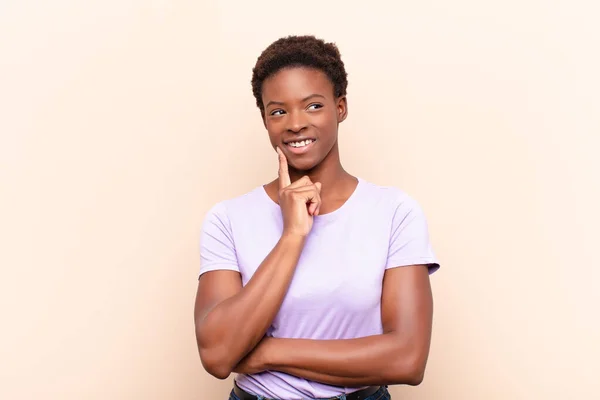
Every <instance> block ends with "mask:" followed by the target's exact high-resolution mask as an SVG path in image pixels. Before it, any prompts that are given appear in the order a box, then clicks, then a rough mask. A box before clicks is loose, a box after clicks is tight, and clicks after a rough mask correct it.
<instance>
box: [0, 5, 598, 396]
mask: <svg viewBox="0 0 600 400" xmlns="http://www.w3.org/2000/svg"><path fill="white" fill-rule="evenodd" d="M359 4H361V5H360V6H359ZM593 4H594V2H593V1H591V0H590V1H588V2H587V4H586V3H585V2H583V1H579V2H577V1H575V2H573V1H569V2H567V1H562V2H560V1H552V2H549V1H536V0H526V1H524V0H520V1H516V0H511V1H502V2H499V1H498V2H482V1H470V0H457V1H453V2H448V1H442V0H436V1H427V2H400V3H398V2H394V3H392V2H391V1H390V2H389V3H383V2H374V1H369V2H356V3H354V2H353V3H351V4H348V3H347V2H343V1H336V2H325V4H321V3H320V2H304V3H298V2H296V3H268V2H264V3H262V2H261V3H260V4H257V3H256V2H242V1H220V2H217V1H191V0H190V1H182V0H173V1H167V0H154V1H142V0H138V1H124V0H110V1H107V0H103V1H99V0H94V1H85V2H83V1H74V0H73V1H67V0H55V1H32V0H21V1H17V0H4V1H2V2H0V61H1V63H0V68H1V73H0V133H1V137H0V140H1V141H0V246H1V251H0V266H1V279H0V282H1V283H0V300H1V301H0V315H1V318H2V327H1V329H0V360H1V361H0V399H3V400H4V399H6V400H24V399H27V400H33V399H45V400H81V399H86V400H94V399H98V400H100V399H102V400H105V399H111V400H125V399H140V400H142V399H144V400H154V399H189V400H192V399H225V398H226V393H227V391H228V389H229V387H230V381H224V382H222V381H217V380H216V379H213V378H212V377H210V376H208V375H207V374H206V373H204V372H203V371H202V369H201V365H200V362H199V358H198V355H197V350H196V345H195V341H194V329H193V319H192V307H193V299H194V294H195V292H194V291H195V287H196V273H197V271H198V254H197V239H198V230H199V226H200V223H201V221H202V218H203V216H204V213H205V212H206V211H207V210H208V208H209V207H210V206H212V205H213V204H214V203H215V202H217V201H219V200H221V199H224V198H227V197H231V196H235V195H238V194H241V193H243V192H245V191H248V190H250V189H251V188H253V187H254V186H256V185H258V184H261V183H263V182H265V181H267V180H268V179H271V178H273V177H274V176H275V174H276V157H275V155H274V153H273V152H272V150H271V149H270V147H269V144H268V139H267V135H266V133H265V132H264V129H263V127H262V125H261V122H260V119H259V113H258V111H257V110H256V109H255V106H254V99H253V98H252V94H251V91H250V83H249V80H250V74H251V68H252V66H253V64H254V61H255V59H256V57H257V56H258V54H259V53H260V51H261V50H262V49H263V48H264V47H265V46H266V45H268V44H269V43H270V42H271V41H273V40H275V39H277V38H278V37H280V36H282V35H286V34H291V33H314V34H317V35H318V36H320V37H324V38H325V39H327V40H332V41H336V42H337V43H338V45H339V47H340V49H341V51H342V54H343V58H344V61H345V62H346V65H347V69H348V72H349V79H350V86H349V104H350V115H349V118H348V120H347V121H346V122H345V123H344V124H343V125H342V127H341V134H340V135H341V138H340V141H341V148H342V156H343V162H344V164H345V166H346V167H347V169H348V170H350V171H351V172H353V173H355V174H357V175H360V176H361V177H363V178H365V179H369V180H372V181H374V182H376V183H381V184H391V185H397V186H400V187H402V188H403V189H404V190H406V191H407V192H409V193H410V194H412V195H413V196H414V197H416V198H417V199H418V200H419V201H420V202H421V204H422V205H423V207H424V209H425V210H426V212H427V215H428V217H429V220H430V227H431V234H432V240H433V242H434V246H435V249H436V251H437V253H438V255H439V257H440V259H441V260H442V263H443V269H441V270H440V272H439V273H438V274H436V275H434V277H433V286H434V291H435V299H436V314H435V332H434V339H433V344H432V349H431V357H430V362H429V366H428V371H427V375H426V378H425V382H424V383H423V384H422V385H421V386H419V387H417V388H394V389H393V393H394V395H395V396H394V398H397V399H412V400H425V399H427V400H429V399H451V400H454V399H456V400H459V399H468V400H470V399H473V400H482V399H485V400H495V399H498V400H500V399H502V400H504V399H511V400H514V399H544V400H545V399H563V398H573V399H575V398H577V399H598V398H600V387H599V384H598V381H597V375H598V372H599V367H598V365H599V364H598V362H599V361H598V360H599V359H600V349H599V347H600V321H599V317H598V316H599V314H600V313H599V311H598V308H599V306H600V295H599V291H598V284H599V278H600V272H599V271H600V268H599V264H600V262H599V261H598V255H597V252H595V251H594V250H595V249H596V248H597V247H598V240H599V239H600V237H599V234H598V227H599V226H600V215H599V212H598V208H599V206H600V190H599V186H600V185H599V181H600V160H599V159H598V157H596V154H597V152H598V149H599V146H600V112H599V110H600V101H599V95H598V94H599V93H600V78H599V74H598V71H600V58H599V54H600V53H599V51H598V49H600V28H599V25H598V23H597V21H598V15H599V11H600V10H599V7H598V6H593ZM367 5H368V6H367Z"/></svg>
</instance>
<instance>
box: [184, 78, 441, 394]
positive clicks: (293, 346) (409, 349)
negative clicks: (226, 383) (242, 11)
mask: <svg viewBox="0 0 600 400" xmlns="http://www.w3.org/2000/svg"><path fill="white" fill-rule="evenodd" d="M262 96H263V104H265V109H264V112H263V113H262V114H263V115H264V116H263V122H264V124H265V127H266V129H267V131H268V133H269V138H270V141H271V144H272V146H273V147H274V148H275V149H276V151H277V153H278V166H279V170H278V178H277V179H276V180H274V181H272V182H270V183H268V184H266V185H265V190H266V191H267V193H268V194H269V196H270V197H271V198H272V199H273V201H276V202H277V203H279V205H280V206H281V209H282V214H283V220H284V230H283V234H282V237H281V239H280V241H279V242H278V243H277V245H276V246H275V248H274V249H273V250H272V251H271V253H270V254H269V255H268V256H267V258H266V259H265V260H264V261H263V262H262V264H261V265H260V266H259V268H258V269H257V271H256V273H255V274H254V276H253V277H252V278H251V279H250V281H249V282H248V284H247V285H246V286H245V287H242V283H241V277H240V275H239V273H237V272H232V271H212V272H208V273H205V274H203V275H202V276H201V277H200V279H199V284H198V292H197V296H196V305H195V313H194V314H195V322H196V337H197V342H198V349H199V352H200V358H201V360H202V363H203V365H204V368H205V369H206V370H207V371H208V372H209V373H210V374H212V375H213V376H215V377H217V378H220V379H224V378H226V377H228V376H229V374H230V373H231V372H239V373H246V374H250V373H256V372H260V371H264V370H276V371H281V372H286V373H289V374H292V375H296V376H300V377H304V378H307V379H310V380H314V381H318V382H323V383H328V384H333V385H340V386H366V385H383V384H388V385H391V384H408V385H418V384H419V383H420V382H421V381H422V380H423V376H424V372H425V366H426V363H427V357H428V353H429V346H430V338H431V324H432V315H433V300H432V295H431V287H430V283H429V275H428V271H427V267H426V266H423V265H415V266H405V267H401V268H392V269H389V270H387V271H386V272H385V275H384V280H383V292H382V322H383V328H384V333H383V334H382V335H375V336H370V337H365V338H358V339H349V340H308V339H277V338H265V337H264V334H265V332H266V330H267V329H268V327H269V326H270V324H271V323H272V321H273V319H274V317H275V315H276V314H277V311H278V310H279V307H280V305H281V302H282V301H283V298H284V296H285V293H286V291H287V288H288V287H289V284H290V282H291V279H292V277H293V274H294V271H295V268H296V265H297V263H298V259H299V257H300V254H301V252H302V248H303V246H304V243H305V238H306V235H308V233H309V232H310V230H311V229H312V218H313V215H319V214H326V213H329V212H332V211H334V210H336V209H338V208H339V207H340V206H341V205H342V204H343V203H344V202H345V201H346V200H347V199H348V198H349V197H350V195H351V194H352V192H353V191H354V189H355V188H356V185H357V182H358V181H357V179H356V178H355V177H353V176H352V175H350V174H349V173H347V172H346V171H345V170H344V168H343V167H342V165H341V162H340V156H339V149H338V126H339V123H340V122H342V121H344V120H345V118H346V116H347V113H348V107H347V100H346V98H345V96H340V97H335V96H334V90H333V85H332V84H331V82H330V81H329V79H328V78H327V76H326V75H325V74H324V73H323V72H321V71H319V70H316V69H310V68H304V67H294V68H287V69H283V70H281V71H279V72H278V73H276V74H275V75H273V76H271V77H269V78H268V79H267V80H265V82H264V84H263V94H262ZM304 138H310V139H315V142H314V143H313V144H312V145H311V148H310V150H309V151H307V152H306V153H303V154H295V153H294V152H293V151H292V150H291V149H290V147H289V146H288V142H289V141H290V140H299V139H304Z"/></svg>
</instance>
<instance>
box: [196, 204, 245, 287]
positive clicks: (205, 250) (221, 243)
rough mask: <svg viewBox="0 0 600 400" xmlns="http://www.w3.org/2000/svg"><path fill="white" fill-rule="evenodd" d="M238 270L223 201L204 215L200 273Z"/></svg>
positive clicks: (201, 235)
mask: <svg viewBox="0 0 600 400" xmlns="http://www.w3.org/2000/svg"><path fill="white" fill-rule="evenodd" d="M215 270H231V271H238V272H239V270H240V269H239V266H238V261H237V256H236V252H235V244H234V241H233V234H232V231H231V223H230V220H229V218H228V217H227V209H226V208H225V205H224V204H223V203H219V204H217V205H216V206H214V207H213V208H212V209H211V210H210V211H209V212H208V213H207V214H206V216H205V219H204V222H203V224H202V230H201V233H200V274H199V275H198V276H200V275H202V274H203V273H205V272H208V271H215Z"/></svg>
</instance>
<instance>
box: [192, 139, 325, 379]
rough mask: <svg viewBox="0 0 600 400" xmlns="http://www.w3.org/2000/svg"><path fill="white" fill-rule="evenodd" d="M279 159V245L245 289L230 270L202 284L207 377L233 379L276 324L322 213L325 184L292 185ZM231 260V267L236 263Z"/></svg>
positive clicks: (199, 304) (304, 181)
mask: <svg viewBox="0 0 600 400" xmlns="http://www.w3.org/2000/svg"><path fill="white" fill-rule="evenodd" d="M278 154H279V205H280V207H281V211H282V216H283V233H282V235H281V237H280V239H279V241H278V242H277V244H276V245H275V247H274V248H273V249H272V250H271V252H270V253H269V255H268V256H267V257H266V258H265V259H264V260H263V262H262V263H261V264H260V266H259V267H258V268H257V270H256V272H255V273H254V274H253V276H252V278H251V279H250V280H249V281H248V283H247V284H246V285H245V286H244V287H242V282H241V276H240V274H239V272H237V271H228V270H217V271H210V272H206V273H204V274H202V275H201V276H200V279H199V282H198V293H197V295H196V304H195V308H194V319H195V324H196V340H197V342H198V350H199V352H200V359H201V360H202V365H203V366H204V368H205V369H206V371H207V372H208V373H210V374H211V375H213V376H215V377H217V378H219V379H225V378H227V377H228V376H229V374H230V373H231V372H232V370H233V368H234V367H235V366H236V365H237V364H238V362H239V361H240V360H241V359H242V358H243V357H244V356H246V354H248V353H249V352H250V351H251V350H252V349H253V348H254V347H255V346H256V345H257V344H258V342H259V341H260V340H261V339H262V338H263V336H264V334H265V332H266V331H267V329H268V328H269V326H270V325H271V323H272V322H273V319H274V318H275V315H277V312H278V311H279V308H280V306H281V303H282V302H283V299H284V297H285V294H286V292H287V289H288V287H289V285H290V282H291V280H292V277H293V275H294V271H295V269H296V265H297V264H298V260H299V258H300V254H301V253H302V249H303V248H304V242H305V239H306V236H307V235H308V233H309V232H310V230H311V229H312V224H313V216H314V215H317V214H318V213H319V208H320V205H321V198H320V192H321V184H320V183H318V182H317V183H312V182H311V181H310V179H309V178H308V177H303V178H301V179H299V180H297V181H296V182H294V183H291V182H290V176H289V172H288V165H287V160H286V159H285V156H284V155H283V153H282V152H281V151H280V150H279V149H278ZM249 239H250V240H251V238H249ZM231 240H232V239H230V241H231ZM215 242H216V243H219V242H220V241H219V240H216V241H215ZM215 246H216V245H215ZM207 253H211V254H213V253H218V251H212V249H211V250H207ZM231 258H232V257H229V258H228V260H226V261H227V262H229V263H232V262H233V261H232V260H231ZM219 261H220V260H219Z"/></svg>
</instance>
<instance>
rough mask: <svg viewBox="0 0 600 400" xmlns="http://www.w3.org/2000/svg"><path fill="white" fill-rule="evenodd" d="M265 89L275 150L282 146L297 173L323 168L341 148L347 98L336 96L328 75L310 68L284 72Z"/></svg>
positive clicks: (270, 131)
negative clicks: (340, 131)
mask: <svg viewBox="0 0 600 400" xmlns="http://www.w3.org/2000/svg"><path fill="white" fill-rule="evenodd" d="M262 89H263V90H262V99H263V104H264V105H265V114H264V122H265V127H266V128H267V131H268V132H269V138H270V140H271V144H272V145H273V147H277V146H279V148H280V149H281V150H282V151H283V153H284V154H285V156H286V157H287V159H288V163H289V164H290V166H291V167H293V168H294V169H297V170H300V171H307V170H310V169H313V168H314V167H315V166H317V165H319V164H320V163H321V162H322V161H323V160H324V159H325V158H326V157H327V155H329V153H330V152H331V150H332V149H333V148H334V146H335V145H336V144H337V131H338V124H339V123H340V122H342V121H343V120H344V119H345V118H346V114H347V107H346V98H345V97H343V96H342V97H339V98H336V97H335V96H334V90H333V84H332V83H331V81H330V80H329V78H328V77H327V75H326V74H325V73H324V72H322V71H320V70H318V69H312V68H306V67H296V68H286V69H283V70H281V71H279V72H277V73H276V74H275V75H273V76H271V77H269V78H268V79H266V80H265V81H264V83H263V88H262Z"/></svg>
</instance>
